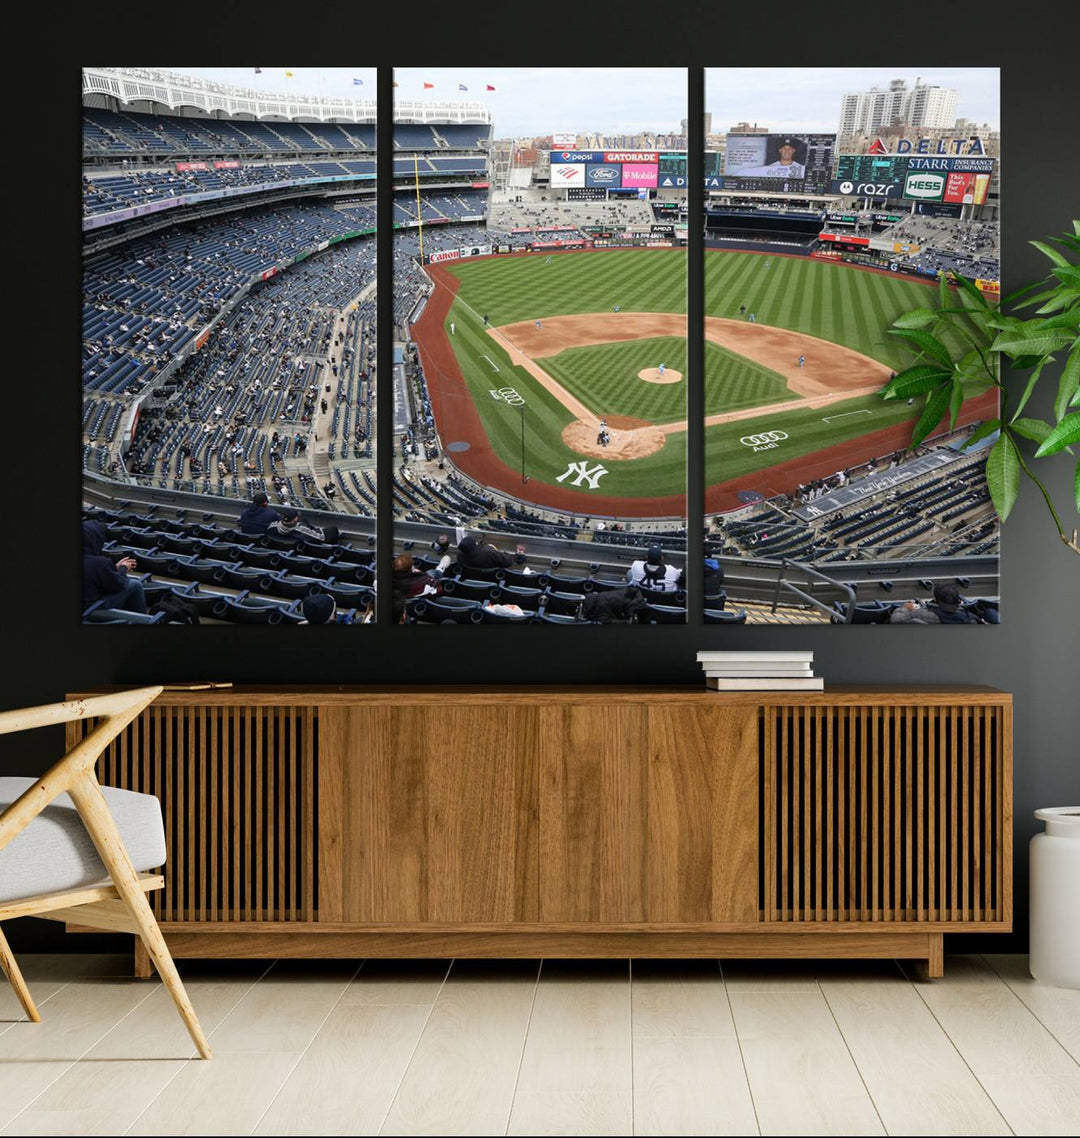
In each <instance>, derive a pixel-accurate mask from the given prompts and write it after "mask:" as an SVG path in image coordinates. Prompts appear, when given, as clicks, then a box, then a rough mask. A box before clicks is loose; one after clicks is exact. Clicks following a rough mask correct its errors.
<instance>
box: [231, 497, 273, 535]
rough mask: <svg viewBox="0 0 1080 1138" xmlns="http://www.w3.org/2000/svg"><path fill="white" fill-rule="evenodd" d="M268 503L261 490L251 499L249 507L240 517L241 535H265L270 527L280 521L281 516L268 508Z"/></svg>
mask: <svg viewBox="0 0 1080 1138" xmlns="http://www.w3.org/2000/svg"><path fill="white" fill-rule="evenodd" d="M269 501H270V499H269V498H267V496H266V495H265V494H264V493H263V492H262V491H261V490H260V491H259V492H258V493H257V494H256V495H255V496H254V497H253V498H252V499H251V505H250V506H247V507H245V509H244V512H243V513H242V514H241V515H240V532H241V533H252V534H260V533H266V531H267V529H269V527H270V526H272V525H273V524H274V523H275V522H277V521H280V519H281V515H280V514H279V513H278V512H277V510H272V509H271V508H270V506H269Z"/></svg>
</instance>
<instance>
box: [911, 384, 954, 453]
mask: <svg viewBox="0 0 1080 1138" xmlns="http://www.w3.org/2000/svg"><path fill="white" fill-rule="evenodd" d="M951 393H952V392H951V385H950V384H948V383H943V384H942V385H941V386H940V387H937V388H935V389H934V390H933V391H931V392H930V394H929V395H927V397H926V404H925V405H924V407H923V413H922V415H921V416H920V417H919V421H918V422H917V423H916V424H915V430H914V431H912V432H911V442H910V443H908V449H909V450H914V448H915V447H917V446H918V445H919V443H921V442H922V441H923V439H925V438H926V436H927V435H928V434H930V432H931V431H932V430H933V429H934V428H935V427H936V426H937V425H938V423H940V422H941V417H942V415H944V414H945V411H946V409H947V408H948V406H949V397H950V395H951Z"/></svg>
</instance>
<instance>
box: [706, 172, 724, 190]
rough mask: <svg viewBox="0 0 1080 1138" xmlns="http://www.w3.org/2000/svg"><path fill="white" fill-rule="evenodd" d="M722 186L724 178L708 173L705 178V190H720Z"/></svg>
mask: <svg viewBox="0 0 1080 1138" xmlns="http://www.w3.org/2000/svg"><path fill="white" fill-rule="evenodd" d="M723 188H724V179H723V178H717V177H715V176H713V175H709V176H707V177H706V178H705V189H707V190H722V189H723Z"/></svg>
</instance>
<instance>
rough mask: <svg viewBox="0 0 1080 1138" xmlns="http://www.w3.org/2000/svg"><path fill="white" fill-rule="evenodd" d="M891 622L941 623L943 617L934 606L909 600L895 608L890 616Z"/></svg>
mask: <svg viewBox="0 0 1080 1138" xmlns="http://www.w3.org/2000/svg"><path fill="white" fill-rule="evenodd" d="M889 623H890V624H940V623H941V618H940V617H939V616H938V614H937V613H936V612H935V611H934V610H933V609H932V608H928V607H927V606H926V605H921V604H919V603H918V601H907V602H906V603H905V604H902V605H900V606H899V607H898V608H894V609H893V611H892V616H890V617H889Z"/></svg>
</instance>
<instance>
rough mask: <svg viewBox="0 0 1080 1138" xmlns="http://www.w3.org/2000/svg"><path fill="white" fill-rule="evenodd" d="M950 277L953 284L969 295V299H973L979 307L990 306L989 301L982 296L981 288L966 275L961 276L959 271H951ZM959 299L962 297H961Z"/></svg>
mask: <svg viewBox="0 0 1080 1138" xmlns="http://www.w3.org/2000/svg"><path fill="white" fill-rule="evenodd" d="M952 279H953V284H955V285H956V287H957V288H958V289H959V290H960V292H961V293H962V294H966V295H967V296H969V297H971V299H972V300H973V301H975V303H976V304H977V305H978V306H979V307H980V308H989V307H990V302H989V301H988V300H987V299H986V297H985V296H983V294H982V290H981V289H980V288H979V287H978V285H976V284H975V282H974V281H973V280H969V279H968V278H967V277H965V276H962V275H961V274H960V273H953V278H952ZM961 299H963V297H961Z"/></svg>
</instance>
